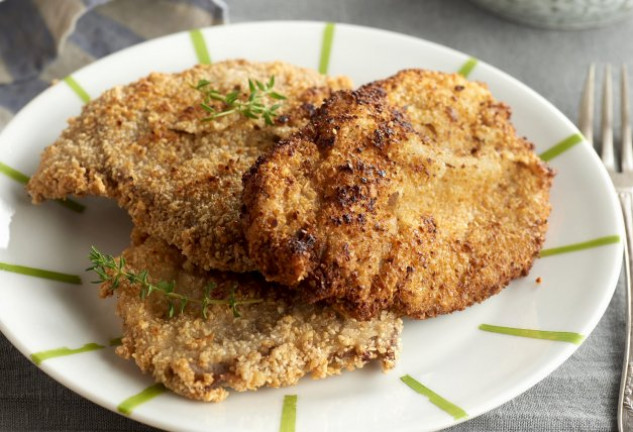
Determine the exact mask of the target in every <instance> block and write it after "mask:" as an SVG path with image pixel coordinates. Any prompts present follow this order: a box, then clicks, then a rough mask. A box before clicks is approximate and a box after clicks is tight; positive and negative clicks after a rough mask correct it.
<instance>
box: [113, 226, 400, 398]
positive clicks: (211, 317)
mask: <svg viewBox="0 0 633 432" xmlns="http://www.w3.org/2000/svg"><path fill="white" fill-rule="evenodd" d="M122 256H123V257H125V260H126V261H125V267H124V269H125V271H126V272H132V273H136V274H139V273H140V272H142V271H143V270H146V271H147V272H148V275H149V277H148V280H149V282H151V283H154V284H157V283H159V281H165V282H174V283H175V285H174V292H176V293H179V294H183V295H186V296H187V297H188V298H189V299H192V300H199V299H201V298H202V297H203V292H204V290H205V287H206V286H209V284H212V286H213V289H212V290H211V296H212V297H213V298H214V299H226V298H229V296H230V295H231V294H230V292H231V290H232V289H235V291H234V294H233V295H234V299H235V300H236V301H237V302H238V303H237V304H238V305H237V306H236V308H237V312H238V313H239V315H240V316H239V317H235V316H234V314H233V312H232V310H231V308H230V307H229V306H228V305H226V304H214V305H210V306H209V308H208V310H207V318H204V317H203V316H202V314H201V309H200V305H199V304H195V303H194V302H193V301H190V302H189V303H188V304H187V306H186V307H185V310H184V312H183V313H182V314H181V313H179V312H178V311H176V313H175V314H174V316H172V317H171V318H170V317H169V313H168V311H169V307H168V303H167V301H166V298H165V296H164V295H163V294H161V293H159V292H153V293H152V294H149V295H148V296H147V297H145V299H142V298H141V296H140V295H139V294H140V291H141V287H140V285H139V284H138V283H130V281H129V279H128V278H120V284H119V286H118V288H116V290H114V292H115V295H116V296H117V314H118V315H119V316H120V317H121V318H122V321H123V338H122V345H121V346H120V347H118V348H117V354H119V355H120V356H122V357H124V358H132V359H134V361H135V362H136V364H137V365H138V367H139V368H140V369H141V370H142V371H143V372H145V373H148V374H151V375H152V376H153V378H154V379H155V380H156V381H158V382H161V383H163V384H164V385H165V386H166V387H168V388H169V389H171V390H173V391H174V392H175V393H178V394H180V395H183V396H185V397H188V398H191V399H198V400H203V401H211V402H218V401H221V400H223V399H225V398H226V397H227V396H228V394H229V390H230V389H233V390H236V391H247V390H256V389H258V388H260V387H282V386H288V385H293V384H295V383H297V382H298V380H299V379H300V378H302V377H303V376H305V375H311V376H312V378H315V379H316V378H324V377H327V376H330V375H337V374H340V373H341V372H342V371H344V370H353V369H356V368H361V367H363V366H364V365H365V364H367V363H368V362H370V361H372V360H376V361H378V362H380V364H381V366H382V368H383V370H387V369H390V368H392V367H393V366H394V364H395V361H396V359H397V357H398V354H399V351H400V332H401V330H402V321H401V320H400V319H399V318H397V317H396V316H395V315H394V314H393V313H389V312H383V313H381V314H379V315H378V316H377V317H375V318H374V319H372V320H370V321H357V320H355V319H353V318H344V317H342V316H341V315H340V314H338V313H337V312H335V311H334V310H333V309H332V308H330V307H328V306H325V305H323V304H312V305H308V304H305V303H301V302H300V301H297V298H296V295H295V294H296V293H292V292H290V291H288V290H286V289H279V287H276V286H274V285H273V284H270V283H266V282H265V281H264V280H263V278H262V277H261V276H260V275H259V274H257V273H241V274H237V273H229V272H219V271H211V272H204V271H201V270H199V269H197V268H196V267H195V266H193V265H192V264H191V262H190V261H189V260H187V259H186V258H185V257H184V256H183V255H182V254H181V253H180V252H179V251H178V250H177V249H175V248H174V247H171V246H168V245H167V244H166V243H165V242H164V241H162V240H160V239H158V238H157V237H146V236H144V235H141V234H140V233H138V232H136V233H135V234H133V245H132V246H131V247H130V248H128V249H127V250H125V251H124V252H123V254H122ZM234 286H235V288H233V287H234ZM112 292H113V290H112V285H111V284H110V283H109V282H106V283H104V284H103V285H102V286H101V293H102V295H104V296H107V295H110V294H112ZM245 299H249V300H260V301H261V302H260V303H255V304H242V305H239V301H240V300H245ZM176 308H177V309H179V306H178V305H177V306H176Z"/></svg>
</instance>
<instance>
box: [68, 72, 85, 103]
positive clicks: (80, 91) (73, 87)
mask: <svg viewBox="0 0 633 432" xmlns="http://www.w3.org/2000/svg"><path fill="white" fill-rule="evenodd" d="M64 82H65V83H66V84H68V87H70V88H71V90H72V91H74V92H75V94H76V95H77V96H79V99H81V100H82V102H84V103H86V102H90V95H89V94H88V92H87V91H86V90H84V88H83V87H82V86H80V85H79V83H78V82H77V81H75V79H74V78H73V77H72V76H71V75H68V76H67V77H66V78H64Z"/></svg>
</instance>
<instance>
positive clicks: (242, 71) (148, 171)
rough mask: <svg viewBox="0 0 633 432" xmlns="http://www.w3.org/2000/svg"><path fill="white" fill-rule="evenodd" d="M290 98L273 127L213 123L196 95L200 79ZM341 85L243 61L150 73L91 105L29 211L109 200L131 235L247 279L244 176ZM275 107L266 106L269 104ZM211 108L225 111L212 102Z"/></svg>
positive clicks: (33, 185) (41, 177)
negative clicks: (71, 200)
mask: <svg viewBox="0 0 633 432" xmlns="http://www.w3.org/2000/svg"><path fill="white" fill-rule="evenodd" d="M271 76H274V77H275V85H274V90H275V91H276V92H277V93H281V94H282V95H284V96H286V97H287V100H286V101H284V103H283V105H282V107H281V108H280V109H279V110H278V114H279V115H278V116H277V117H276V118H274V119H273V120H274V123H275V124H274V125H273V126H268V125H266V124H265V123H264V120H263V119H259V120H253V119H250V118H246V117H245V116H242V115H240V114H235V113H234V114H231V115H229V116H226V117H221V118H217V119H215V120H214V121H202V119H203V118H205V117H206V116H208V113H207V112H205V111H204V110H203V109H202V108H201V106H200V103H201V102H202V101H203V96H202V94H201V93H200V91H198V90H196V89H195V88H193V86H195V85H196V84H197V83H198V82H199V80H208V81H210V85H209V88H213V89H216V90H218V91H219V93H220V94H228V93H230V92H232V91H234V90H238V91H239V92H240V93H241V96H240V98H241V99H245V98H246V97H247V95H248V94H249V84H248V79H249V78H250V79H252V80H259V81H261V82H267V81H268V80H269V78H270V77H271ZM349 87H350V82H349V80H348V79H347V78H344V77H331V78H328V77H324V76H322V75H320V74H319V73H317V72H316V71H313V70H309V69H304V68H300V67H296V66H292V65H289V64H285V63H282V62H272V63H253V62H247V61H244V60H231V61H224V62H218V63H215V64H213V65H198V66H196V67H194V68H192V69H189V70H186V71H184V72H181V73H177V74H165V73H152V74H150V75H149V76H148V77H146V78H143V79H141V80H139V81H137V82H135V83H133V84H130V85H126V86H119V87H115V88H113V89H111V90H108V91H106V92H105V93H104V94H103V95H102V96H100V97H99V98H97V99H96V100H94V101H92V102H89V103H88V104H87V105H86V106H85V107H84V108H83V111H82V113H81V115H80V116H78V117H76V118H73V119H71V120H70V121H69V126H68V127H67V128H66V130H64V132H63V133H62V135H61V137H60V138H59V139H58V140H57V141H56V142H55V143H54V144H53V145H52V146H50V147H48V148H47V149H46V150H45V151H44V153H43V155H42V159H41V162H40V166H39V168H38V170H37V172H36V173H35V174H34V175H33V177H32V178H31V180H30V182H29V183H28V191H29V193H30V194H31V196H32V198H33V201H34V202H41V201H43V200H44V199H53V198H65V197H66V196H68V195H77V196H84V195H98V196H105V197H109V198H113V199H115V200H117V201H118V203H119V205H120V206H121V207H123V208H125V209H127V211H128V212H129V213H130V215H131V217H132V220H133V222H134V224H135V226H137V227H139V228H140V229H142V230H143V231H145V232H148V233H150V234H152V235H156V236H158V237H160V238H162V239H163V240H165V241H167V242H168V243H169V244H172V245H174V246H176V247H178V248H179V249H181V250H182V251H183V253H184V254H185V255H186V256H188V257H189V258H190V259H191V260H192V261H194V262H195V263H196V264H198V265H199V266H201V267H203V268H205V269H209V268H216V269H221V270H231V271H238V272H242V271H251V270H254V269H255V268H254V266H253V264H252V262H251V261H250V260H249V259H248V256H247V255H246V248H245V242H244V238H243V235H242V230H241V227H240V223H239V213H240V205H241V192H242V174H243V173H244V172H245V171H246V170H247V169H248V168H249V167H250V166H251V165H252V164H253V162H255V160H256V159H257V157H258V156H260V155H262V154H264V153H265V152H267V151H268V150H269V149H271V148H272V147H274V146H275V143H276V142H278V141H279V140H280V139H282V138H285V137H288V136H289V135H290V134H291V133H293V132H294V131H296V130H297V129H298V128H300V127H301V126H303V125H305V124H306V122H307V121H308V119H309V117H310V115H311V114H312V113H313V112H314V109H315V107H316V106H319V105H320V104H321V102H322V101H323V99H324V98H327V97H328V96H329V95H330V94H331V92H332V90H333V89H334V90H336V89H341V88H349ZM276 102H278V101H275V100H272V99H270V98H269V97H266V99H265V100H264V103H266V104H268V105H270V104H273V103H276ZM214 103H215V105H214V107H215V109H217V110H218V111H222V110H224V109H226V108H227V107H226V106H224V105H222V103H221V102H217V101H215V102H214Z"/></svg>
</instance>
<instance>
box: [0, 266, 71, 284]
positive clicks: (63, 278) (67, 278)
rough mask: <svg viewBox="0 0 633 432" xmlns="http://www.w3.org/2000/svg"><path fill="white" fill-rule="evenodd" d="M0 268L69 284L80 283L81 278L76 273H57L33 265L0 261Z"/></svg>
mask: <svg viewBox="0 0 633 432" xmlns="http://www.w3.org/2000/svg"><path fill="white" fill-rule="evenodd" d="M0 270H5V271H10V272H13V273H19V274H23V275H26V276H35V277H39V278H43V279H51V280H55V281H59V282H67V283H71V284H77V285H79V284H81V278H80V277H79V276H77V275H73V274H68V273H59V272H56V271H50V270H42V269H39V268H35V267H26V266H21V265H15V264H7V263H3V262H0Z"/></svg>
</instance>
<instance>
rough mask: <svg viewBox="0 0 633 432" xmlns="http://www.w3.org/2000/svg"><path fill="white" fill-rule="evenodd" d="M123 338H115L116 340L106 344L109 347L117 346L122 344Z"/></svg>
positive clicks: (113, 339)
mask: <svg viewBox="0 0 633 432" xmlns="http://www.w3.org/2000/svg"><path fill="white" fill-rule="evenodd" d="M122 339H123V337H117V338H112V339H110V342H108V345H110V346H119V345H121V344H122V343H123V341H122Z"/></svg>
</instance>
